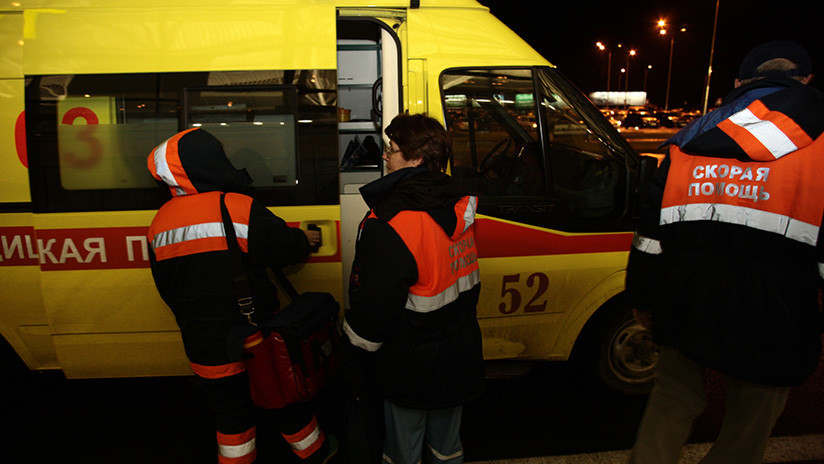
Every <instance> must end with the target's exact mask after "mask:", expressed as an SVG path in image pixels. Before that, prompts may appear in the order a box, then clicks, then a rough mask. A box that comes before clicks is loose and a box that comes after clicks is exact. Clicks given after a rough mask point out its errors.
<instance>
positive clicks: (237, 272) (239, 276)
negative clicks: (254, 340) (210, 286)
mask: <svg viewBox="0 0 824 464" xmlns="http://www.w3.org/2000/svg"><path fill="white" fill-rule="evenodd" d="M225 196H226V194H225V193H221V194H220V217H221V218H222V219H223V231H224V234H226V245H227V246H228V247H229V254H230V255H231V261H232V273H233V274H234V280H235V292H236V293H237V306H238V310H239V311H240V314H242V315H243V316H245V317H246V319H247V320H248V321H249V322H250V323H251V322H252V314H253V313H254V312H255V303H254V301H252V289H251V288H250V287H249V278H248V276H247V275H246V266H245V265H244V264H243V259H242V258H241V251H240V247H239V246H238V244H237V235H235V226H234V224H233V223H232V217H231V216H230V215H229V210H228V208H226V202H225V201H224V197H225Z"/></svg>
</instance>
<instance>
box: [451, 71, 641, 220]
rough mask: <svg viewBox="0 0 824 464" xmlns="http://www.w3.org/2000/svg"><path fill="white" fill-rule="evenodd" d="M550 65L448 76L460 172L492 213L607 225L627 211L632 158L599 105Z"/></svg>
mask: <svg viewBox="0 0 824 464" xmlns="http://www.w3.org/2000/svg"><path fill="white" fill-rule="evenodd" d="M550 71H551V70H545V69H543V68H521V69H517V68H514V69H506V68H504V69H460V70H450V71H447V72H445V73H444V74H443V75H442V77H441V87H442V91H443V96H444V105H445V109H446V124H447V129H448V130H449V131H450V133H451V135H452V140H453V155H452V162H451V174H452V175H453V176H454V177H455V178H457V179H458V180H460V181H461V182H462V183H463V184H464V185H466V186H467V187H468V188H469V189H470V190H472V191H473V192H474V193H475V194H477V195H478V196H479V197H480V202H479V212H480V213H482V214H486V215H489V216H493V217H499V218H503V219H507V220H512V221H516V222H521V223H526V224H531V225H535V226H540V227H551V228H558V229H561V230H570V231H578V230H597V229H601V230H607V229H608V228H609V227H610V226H609V225H608V223H609V222H613V220H614V219H617V218H619V217H621V216H622V215H623V213H624V209H625V204H626V200H625V192H626V183H627V180H626V178H627V172H626V167H625V162H624V158H623V157H622V155H620V154H617V153H616V152H615V150H614V149H613V148H612V147H611V145H610V141H609V140H608V138H609V137H610V135H609V134H606V133H604V132H602V129H603V128H602V127H600V124H601V121H600V120H599V119H598V118H600V119H603V118H602V117H601V115H600V114H599V113H598V111H597V109H595V108H594V107H593V108H588V107H587V105H589V106H591V103H589V102H588V100H586V98H585V97H583V95H581V96H580V98H578V97H577V95H573V94H579V93H580V92H578V91H577V89H575V88H574V87H573V86H572V85H571V84H568V83H567V82H566V81H565V80H564V79H563V78H562V77H561V76H560V75H553V74H548V73H549V72H550ZM571 95H572V96H571ZM603 123H604V124H605V123H606V122H605V121H603Z"/></svg>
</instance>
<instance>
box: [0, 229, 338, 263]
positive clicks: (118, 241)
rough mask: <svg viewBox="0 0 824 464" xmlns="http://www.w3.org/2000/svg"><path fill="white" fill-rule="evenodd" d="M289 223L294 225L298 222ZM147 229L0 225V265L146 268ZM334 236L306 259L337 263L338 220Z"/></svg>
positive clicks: (315, 261)
mask: <svg viewBox="0 0 824 464" xmlns="http://www.w3.org/2000/svg"><path fill="white" fill-rule="evenodd" d="M289 225H290V226H292V227H295V226H297V225H298V223H297V222H295V223H289ZM148 231H149V228H148V227H99V228H92V229H37V230H35V229H34V228H33V227H0V266H37V265H40V268H41V270H43V271H73V270H94V269H139V268H148V267H149V254H148V243H147V239H146V234H147V233H148ZM336 235H337V237H336V240H337V250H338V251H337V253H335V254H334V255H332V256H318V257H312V258H309V260H307V262H308V263H334V262H340V261H341V252H340V223H339V222H336Z"/></svg>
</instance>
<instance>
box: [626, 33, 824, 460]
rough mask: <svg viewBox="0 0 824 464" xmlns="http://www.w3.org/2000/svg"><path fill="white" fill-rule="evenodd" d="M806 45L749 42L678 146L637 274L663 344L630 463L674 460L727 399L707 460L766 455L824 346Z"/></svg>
mask: <svg viewBox="0 0 824 464" xmlns="http://www.w3.org/2000/svg"><path fill="white" fill-rule="evenodd" d="M810 78H811V63H810V59H809V55H808V54H807V52H806V51H805V50H804V49H803V48H802V47H801V46H799V45H798V44H796V43H793V42H786V41H773V42H768V43H765V44H762V45H760V46H758V47H755V48H754V49H753V50H751V51H750V52H749V53H748V54H747V55H746V57H745V58H744V60H743V61H742V64H741V66H740V70H739V77H738V79H737V80H736V88H735V89H734V90H733V91H732V93H730V94H729V95H728V96H727V97H726V99H725V101H724V102H723V105H722V106H721V107H719V108H718V109H716V110H714V111H712V112H710V113H708V114H707V115H705V116H703V117H702V118H699V119H698V120H696V121H694V122H693V123H692V124H690V125H688V126H687V127H685V128H684V129H683V130H681V131H680V132H679V133H677V134H676V135H675V136H674V137H673V138H672V139H670V140H669V141H668V144H669V154H668V156H667V157H666V158H665V159H664V160H663V162H662V164H661V166H660V168H659V170H658V171H657V172H656V174H655V175H654V176H653V179H652V182H651V187H650V191H649V194H648V197H647V201H646V203H645V207H644V210H643V212H642V218H641V222H640V223H639V225H638V230H637V231H636V236H635V239H634V241H633V248H632V250H631V252H630V258H629V267H628V272H627V280H626V284H627V291H628V296H629V299H630V304H631V305H632V307H634V308H636V320H638V322H639V323H641V324H642V325H651V328H652V332H653V336H654V338H655V341H656V343H657V344H658V345H659V346H660V347H661V348H660V353H659V359H658V364H657V373H656V379H655V386H654V388H653V391H652V393H651V394H650V397H649V399H648V402H647V407H646V411H645V412H644V416H643V418H642V420H641V425H640V428H639V430H638V435H637V438H636V441H635V445H634V446H633V449H632V452H631V456H630V462H631V463H656V464H667V463H675V462H677V461H678V456H679V453H680V451H681V447H682V446H683V445H684V443H685V442H686V440H687V439H688V437H689V434H690V429H691V426H692V422H693V420H694V419H695V418H696V417H697V416H698V415H699V414H701V412H702V411H703V409H704V406H705V404H706V397H705V393H704V381H703V374H704V370H705V368H709V369H712V370H714V371H717V372H719V373H721V374H723V378H724V383H725V387H726V408H725V415H724V419H723V423H722V426H721V430H720V433H719V435H718V438H717V440H716V441H715V443H714V444H713V446H712V447H711V448H710V450H709V452H708V453H707V455H706V456H705V457H704V458H703V460H702V461H701V463H703V464H711V463H737V464H749V463H753V464H754V463H761V462H762V459H763V456H764V450H765V446H766V442H767V439H768V438H769V435H770V433H771V431H772V429H773V426H774V425H775V422H776V420H777V419H778V417H779V415H781V413H782V412H783V410H784V405H785V402H786V400H787V397H788V393H789V388H790V387H791V386H796V385H799V384H800V383H802V382H804V380H806V379H807V378H808V377H809V376H810V375H811V374H812V373H813V372H814V371H815V369H816V366H817V364H818V361H819V357H820V354H821V311H820V308H819V303H818V294H819V291H820V288H821V282H822V280H821V278H822V272H824V264H822V263H824V236H823V235H822V231H823V230H824V229H822V218H823V217H824V183H823V182H822V180H821V176H822V173H824V136H822V132H823V131H824V95H822V93H820V92H819V91H817V90H815V89H813V88H812V87H810V86H808V85H805V84H807V83H808V82H809V81H810Z"/></svg>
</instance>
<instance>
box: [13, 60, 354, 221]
mask: <svg viewBox="0 0 824 464" xmlns="http://www.w3.org/2000/svg"><path fill="white" fill-rule="evenodd" d="M335 81H336V77H335V71H333V70H322V71H269V72H265V71H255V72H212V73H153V74H98V75H60V76H28V77H27V87H26V124H27V143H28V148H29V157H30V175H31V185H32V196H33V203H34V208H35V211H37V212H62V211H111V210H131V209H155V208H157V207H159V206H160V205H161V204H162V203H163V202H164V201H166V200H167V199H168V198H169V194H168V192H167V191H166V189H164V188H160V187H159V186H158V185H157V183H156V182H155V181H154V179H153V178H152V177H151V175H149V172H148V169H147V161H146V160H147V157H148V155H149V153H150V152H151V150H152V149H153V148H154V147H155V146H157V145H158V144H159V143H161V142H162V141H164V140H166V139H167V138H169V137H170V136H172V135H174V134H175V133H176V132H178V131H179V130H182V129H185V128H188V127H194V126H200V127H203V128H204V129H206V130H208V131H209V132H211V133H213V134H214V135H215V136H216V137H218V139H220V140H221V142H223V145H224V147H225V149H226V152H227V154H228V155H229V158H230V159H231V160H232V163H233V164H234V165H235V166H236V167H238V168H246V169H248V170H249V172H250V174H252V176H253V179H254V180H255V182H254V184H253V185H252V187H251V188H250V190H249V192H248V193H249V194H250V195H252V196H253V197H255V198H256V199H258V200H259V201H262V202H263V203H264V204H266V205H270V206H275V205H305V204H335V203H337V202H338V196H337V189H338V177H337V123H336V110H335V105H336V101H335V95H336V92H335Z"/></svg>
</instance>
